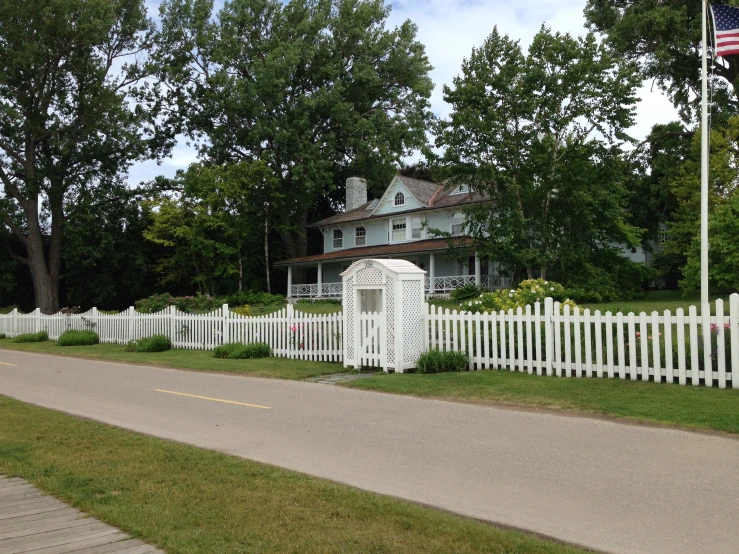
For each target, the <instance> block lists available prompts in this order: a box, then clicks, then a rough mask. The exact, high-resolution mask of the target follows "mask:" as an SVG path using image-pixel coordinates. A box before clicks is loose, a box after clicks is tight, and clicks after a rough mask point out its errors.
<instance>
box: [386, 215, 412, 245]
mask: <svg viewBox="0 0 739 554" xmlns="http://www.w3.org/2000/svg"><path fill="white" fill-rule="evenodd" d="M401 221H402V225H403V229H402V230H403V238H398V239H396V238H395V231H396V229H395V225H396V223H397V224H398V225H400V224H401V223H400V222H401ZM397 231H400V229H397ZM405 240H408V219H407V218H405V217H401V218H396V219H391V220H390V242H403V241H405Z"/></svg>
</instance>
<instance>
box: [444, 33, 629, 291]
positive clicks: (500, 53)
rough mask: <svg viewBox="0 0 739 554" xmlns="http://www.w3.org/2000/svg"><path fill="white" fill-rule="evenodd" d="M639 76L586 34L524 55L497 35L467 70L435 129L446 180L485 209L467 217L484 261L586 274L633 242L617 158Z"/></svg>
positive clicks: (536, 44)
mask: <svg viewBox="0 0 739 554" xmlns="http://www.w3.org/2000/svg"><path fill="white" fill-rule="evenodd" d="M638 84H639V78H638V75H637V73H636V71H635V68H634V67H633V66H632V65H630V64H625V63H622V62H621V61H620V60H618V59H617V58H616V57H614V56H613V55H611V54H610V53H609V52H608V51H607V50H606V49H605V48H604V47H603V46H601V45H599V44H598V43H597V41H596V40H595V37H594V36H593V35H592V34H590V35H587V36H585V37H582V38H579V39H576V38H573V37H571V36H570V35H563V34H560V33H552V32H551V31H550V30H549V29H547V28H546V27H542V29H541V30H540V31H539V33H538V34H537V35H536V37H535V38H534V41H533V43H532V45H531V47H530V48H529V51H528V53H524V52H523V51H522V49H521V47H520V45H519V43H518V42H516V41H512V40H511V39H509V38H508V36H503V35H501V34H500V33H499V32H498V30H497V28H496V29H495V30H494V31H493V33H492V34H491V35H490V36H489V37H488V39H487V40H486V41H485V42H484V43H483V45H482V46H481V47H479V48H475V49H473V51H472V54H471V56H470V57H469V58H468V59H465V60H464V62H463V65H462V74H461V75H460V76H458V77H456V78H455V79H454V81H453V86H451V87H449V86H446V87H444V99H445V100H446V101H447V102H449V103H450V104H451V106H452V113H451V115H450V117H449V119H448V120H443V121H440V122H439V123H438V126H437V128H436V131H437V140H436V146H437V147H438V148H443V149H444V153H443V154H442V155H441V156H440V157H439V159H438V160H437V163H439V164H440V165H441V167H442V170H441V173H442V177H448V178H449V179H450V181H451V183H466V184H468V185H469V186H470V188H471V189H472V190H474V191H477V192H479V193H481V194H483V195H485V196H486V197H487V198H488V199H489V200H490V202H487V203H484V204H481V205H477V206H473V207H471V208H469V209H468V210H467V221H466V229H465V231H466V233H467V234H470V235H471V236H472V237H473V239H474V246H475V248H476V249H477V250H478V252H480V254H481V255H482V256H484V257H487V258H489V259H492V260H495V261H498V262H501V263H502V264H503V265H504V266H507V267H508V268H511V269H512V271H513V273H514V276H520V275H521V274H522V273H523V271H525V272H526V274H527V275H528V277H529V278H531V277H532V276H533V274H534V271H535V269H536V270H540V271H541V275H542V276H545V275H546V274H547V271H548V270H550V269H552V270H556V271H560V272H561V274H562V279H563V280H565V282H566V281H567V280H568V279H570V280H571V279H573V278H575V277H576V275H575V272H574V271H573V270H572V269H571V268H576V267H586V266H587V265H588V264H591V263H592V261H593V252H596V251H598V252H600V253H603V252H610V253H611V254H613V255H615V254H616V253H617V252H616V249H614V248H613V247H611V246H610V245H611V244H612V243H615V242H625V243H628V244H634V243H636V242H637V241H638V238H639V232H638V231H637V229H635V228H633V227H631V226H630V225H629V224H628V222H627V220H626V215H625V212H624V206H625V201H626V198H627V196H626V191H625V188H624V181H625V179H626V175H627V165H626V164H625V163H624V162H623V160H622V158H621V151H620V149H619V148H618V144H619V142H620V141H623V140H626V139H627V138H628V137H627V136H626V134H625V132H624V129H626V128H628V127H629V126H631V124H632V123H633V116H634V107H633V106H634V104H635V102H636V94H635V90H636V87H637V85H638Z"/></svg>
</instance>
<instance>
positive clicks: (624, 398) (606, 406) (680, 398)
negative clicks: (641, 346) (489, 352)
mask: <svg viewBox="0 0 739 554" xmlns="http://www.w3.org/2000/svg"><path fill="white" fill-rule="evenodd" d="M346 386H350V387H353V388H357V389H363V390H376V391H382V392H390V393H397V394H410V395H415V396H421V397H430V398H441V399H444V400H456V401H472V402H483V403H484V402H488V403H491V402H503V403H509V404H517V405H522V406H533V407H537V408H553V409H560V410H577V411H581V412H589V413H594V414H604V415H610V416H617V417H625V418H629V419H634V420H639V421H648V422H655V423H666V424H670V425H678V426H681V427H695V428H700V429H715V430H718V431H725V432H727V433H739V390H733V389H725V390H719V389H708V388H705V387H692V386H681V385H675V384H673V385H668V384H665V383H662V384H655V383H643V382H639V381H621V380H618V379H604V378H593V379H586V378H581V379H577V378H561V377H545V376H538V375H528V374H524V373H517V372H511V371H505V370H500V371H496V370H483V371H472V372H463V373H441V374H438V375H417V374H408V373H406V374H387V375H385V374H380V375H378V376H375V377H369V378H367V379H361V380H358V381H352V382H351V383H349V384H347V385H346Z"/></svg>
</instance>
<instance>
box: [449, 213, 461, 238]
mask: <svg viewBox="0 0 739 554" xmlns="http://www.w3.org/2000/svg"><path fill="white" fill-rule="evenodd" d="M463 227H464V214H463V213H462V212H456V213H455V214H454V215H453V216H452V235H461V234H462V228H463Z"/></svg>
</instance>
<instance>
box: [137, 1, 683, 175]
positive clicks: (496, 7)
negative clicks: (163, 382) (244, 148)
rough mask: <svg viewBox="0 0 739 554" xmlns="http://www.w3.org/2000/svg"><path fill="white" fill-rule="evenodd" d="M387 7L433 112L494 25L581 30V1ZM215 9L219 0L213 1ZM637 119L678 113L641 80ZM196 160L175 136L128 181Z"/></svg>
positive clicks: (528, 32) (638, 132)
mask: <svg viewBox="0 0 739 554" xmlns="http://www.w3.org/2000/svg"><path fill="white" fill-rule="evenodd" d="M388 3H389V4H390V5H391V6H392V12H391V14H390V18H389V22H388V23H389V26H396V25H399V24H400V23H402V22H403V21H405V20H406V19H410V20H411V21H413V22H414V23H415V24H416V25H417V26H418V37H417V38H418V40H419V41H420V42H421V43H422V44H424V45H425V46H426V54H427V55H428V58H429V61H430V63H431V65H432V66H433V67H434V69H433V71H432V72H431V79H432V80H433V82H434V85H435V88H434V92H433V94H432V96H431V109H432V111H433V112H434V114H435V115H436V116H437V117H445V116H447V115H448V114H449V105H448V104H446V103H445V102H444V100H443V99H442V87H443V85H444V84H450V83H451V82H452V79H453V78H454V77H455V76H456V75H458V74H459V72H460V68H461V66H462V60H463V58H465V57H466V56H469V54H470V52H471V51H472V47H473V46H479V45H480V44H482V42H483V41H484V40H485V38H487V36H488V35H489V34H490V33H491V32H492V30H493V27H494V26H496V25H497V26H498V30H499V31H500V32H502V33H503V34H507V35H509V36H510V37H511V38H512V39H516V40H520V41H521V44H522V46H524V47H527V46H528V45H529V44H530V42H531V40H532V39H533V37H534V35H535V34H536V32H537V31H538V30H539V28H540V27H541V25H542V23H544V24H546V25H547V27H549V28H551V29H552V30H554V31H560V32H563V33H570V34H571V35H573V36H577V35H582V34H584V33H585V32H586V29H585V18H584V16H583V9H584V8H585V0H536V1H535V2H533V1H531V0H527V1H525V2H522V1H521V0H390V1H389V2H388ZM147 4H148V6H149V9H150V13H151V15H152V17H156V16H157V15H158V5H159V1H158V0H148V1H147ZM215 4H216V9H218V8H219V7H220V6H221V5H222V4H223V1H222V0H215ZM640 98H641V101H640V102H639V104H638V106H637V111H636V124H635V125H634V127H632V128H631V129H629V134H630V135H631V136H633V137H634V138H636V139H643V138H644V137H646V135H647V134H648V133H649V130H650V129H651V127H652V125H654V124H655V123H665V122H668V121H672V120H674V119H677V112H676V111H675V109H674V108H673V107H672V104H671V103H670V101H669V100H668V99H667V97H666V96H665V95H664V94H662V93H661V92H659V91H657V90H652V87H651V86H650V83H645V84H644V86H643V87H642V89H641V90H640ZM195 161H197V156H196V153H195V152H194V150H193V149H192V148H189V147H187V146H186V145H185V144H184V140H183V141H180V143H179V144H178V145H177V147H176V148H175V149H174V151H173V153H172V157H171V158H168V159H166V160H164V161H163V162H162V164H161V165H157V164H156V162H153V161H149V162H144V163H139V164H136V165H135V166H133V167H132V168H131V171H130V173H129V182H130V183H131V184H137V183H139V182H140V181H145V180H150V179H152V178H154V177H155V176H157V175H165V176H168V177H170V176H172V175H174V173H175V172H176V171H177V170H178V169H185V168H187V166H188V165H190V164H191V163H193V162H195Z"/></svg>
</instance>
